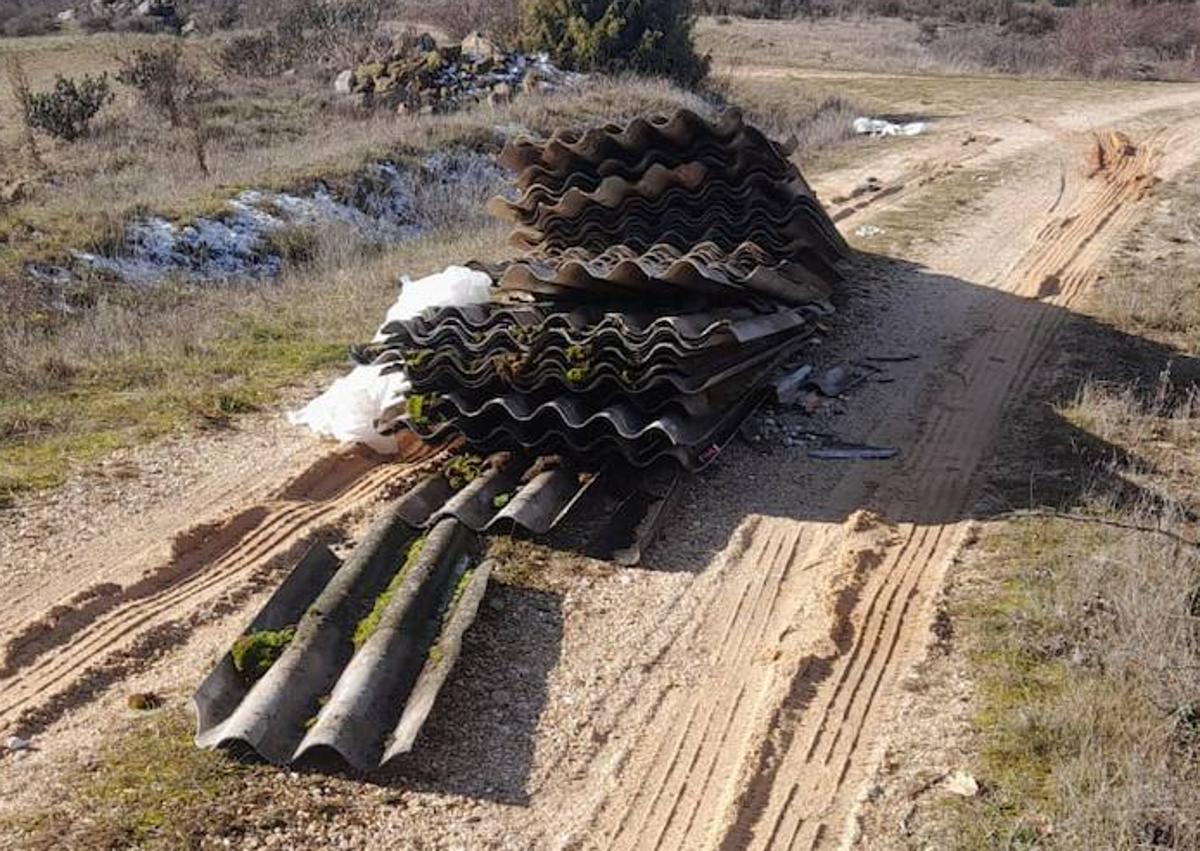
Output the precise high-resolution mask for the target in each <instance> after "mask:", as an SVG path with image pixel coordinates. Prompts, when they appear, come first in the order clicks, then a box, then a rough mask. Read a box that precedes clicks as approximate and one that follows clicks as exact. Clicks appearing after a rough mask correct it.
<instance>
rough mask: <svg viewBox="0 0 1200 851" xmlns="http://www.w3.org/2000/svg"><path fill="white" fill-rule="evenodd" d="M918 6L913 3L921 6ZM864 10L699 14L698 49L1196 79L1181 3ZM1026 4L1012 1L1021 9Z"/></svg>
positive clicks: (833, 63)
mask: <svg viewBox="0 0 1200 851" xmlns="http://www.w3.org/2000/svg"><path fill="white" fill-rule="evenodd" d="M920 5H921V4H917V7H918V8H919V7H920ZM984 5H989V6H990V9H991V15H990V19H989V17H988V16H984V17H981V18H979V19H975V18H973V17H971V16H966V17H955V16H953V15H949V16H947V15H945V14H942V13H940V12H939V11H938V10H936V9H934V8H928V9H925V10H923V11H922V13H921V14H913V15H906V16H904V17H899V16H891V15H896V14H897V13H896V12H890V13H889V12H888V11H887V10H886V9H883V10H870V9H864V10H860V11H859V12H857V13H856V12H854V11H850V12H849V13H848V14H840V15H839V14H836V12H837V10H833V11H834V14H832V15H831V16H829V17H818V18H815V19H803V18H797V19H793V20H762V19H759V20H755V19H748V18H728V17H722V18H714V17H706V18H702V19H701V20H700V21H699V23H698V25H697V28H696V34H697V43H698V47H699V48H700V49H701V50H702V51H706V52H709V53H711V54H712V56H713V59H714V61H715V62H716V63H717V66H718V67H721V66H725V67H728V66H730V65H775V66H782V67H796V68H814V69H822V70H829V69H841V70H859V71H874V72H880V73H901V74H939V75H956V74H988V75H993V74H1020V75H1032V76H1041V77H1046V76H1051V77H1054V76H1065V77H1078V78H1088V77H1105V78H1113V77H1129V78H1145V77H1150V78H1155V79H1187V78H1194V77H1195V76H1196V73H1197V66H1196V57H1195V55H1194V51H1193V50H1192V49H1191V46H1192V45H1194V44H1195V34H1196V33H1197V31H1200V12H1197V10H1196V7H1195V6H1194V5H1192V4H1186V3H1163V4H1154V5H1153V6H1150V7H1146V6H1136V5H1134V4H1119V3H1112V4H1107V5H1106V6H1105V7H1104V8H1099V7H1094V6H1090V5H1089V6H1081V8H1079V9H1074V10H1061V11H1057V12H1054V13H1050V14H1049V15H1048V16H1046V17H1043V15H1045V13H1046V10H1045V7H1040V6H1039V7H1037V8H1039V9H1041V10H1042V14H1033V13H1030V12H1029V11H1027V12H1026V14H1025V15H1024V16H1021V15H1019V14H1015V15H1014V17H1013V18H1011V19H1008V20H1002V19H1001V18H999V17H997V15H998V13H999V12H1000V10H1002V8H1004V4H984ZM1033 5H1034V4H1019V3H1018V4H1010V5H1009V6H1008V8H1010V9H1019V8H1020V7H1022V6H1030V7H1032V6H1033Z"/></svg>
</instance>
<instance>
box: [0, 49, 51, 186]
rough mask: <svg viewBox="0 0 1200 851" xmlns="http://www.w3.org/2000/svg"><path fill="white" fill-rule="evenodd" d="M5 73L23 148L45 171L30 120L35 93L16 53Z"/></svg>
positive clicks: (10, 58) (11, 55)
mask: <svg viewBox="0 0 1200 851" xmlns="http://www.w3.org/2000/svg"><path fill="white" fill-rule="evenodd" d="M5 71H6V72H7V73H8V86H9V88H10V89H12V94H13V100H15V101H16V102H17V113H18V115H19V116H20V119H21V146H22V147H23V148H24V149H25V151H26V152H27V153H28V155H29V158H30V159H31V160H32V161H33V164H34V165H35V166H37V167H38V168H40V169H45V168H46V162H45V160H43V159H42V155H41V152H40V151H39V150H38V146H37V137H36V136H34V133H33V124H32V123H30V120H29V115H30V106H31V104H32V101H33V92H32V90H31V89H30V88H29V76H28V75H27V74H26V73H25V66H24V65H23V64H22V62H21V58H20V57H19V56H17V55H16V54H15V53H10V54H9V55H8V58H7V60H6V61H5Z"/></svg>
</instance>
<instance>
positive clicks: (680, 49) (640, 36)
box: [521, 0, 708, 85]
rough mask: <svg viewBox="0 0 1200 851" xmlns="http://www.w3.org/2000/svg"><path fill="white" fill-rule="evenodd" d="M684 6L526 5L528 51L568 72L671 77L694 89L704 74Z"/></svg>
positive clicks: (620, 2) (632, 0)
mask: <svg viewBox="0 0 1200 851" xmlns="http://www.w3.org/2000/svg"><path fill="white" fill-rule="evenodd" d="M692 23H693V18H692V15H691V12H690V11H689V3H688V0H524V1H523V3H522V6H521V34H522V39H523V41H524V42H525V46H526V48H528V49H530V50H544V51H546V52H547V53H549V54H550V56H551V58H552V59H553V60H554V61H555V62H556V63H558V64H559V65H562V66H564V67H566V68H574V69H577V70H581V71H603V72H606V73H617V72H622V71H633V72H636V73H639V74H650V75H654V76H661V77H670V78H672V79H674V80H676V81H678V82H680V83H683V84H685V85H695V84H696V83H698V82H700V80H702V79H704V77H705V75H706V74H707V73H708V58H707V57H700V56H699V55H697V54H696V46H695V44H694V42H693V41H692Z"/></svg>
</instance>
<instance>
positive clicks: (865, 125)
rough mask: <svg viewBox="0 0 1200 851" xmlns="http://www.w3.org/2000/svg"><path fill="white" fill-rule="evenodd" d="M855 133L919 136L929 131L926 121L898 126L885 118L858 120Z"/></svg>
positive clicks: (856, 120) (854, 124)
mask: <svg viewBox="0 0 1200 851" xmlns="http://www.w3.org/2000/svg"><path fill="white" fill-rule="evenodd" d="M853 126H854V132H855V133H857V134H859V135H860V136H919V135H921V134H922V133H924V132H925V131H926V130H927V129H929V125H928V124H927V123H926V122H924V121H910V122H908V123H907V124H896V123H895V122H893V121H887V120H886V119H883V118H867V117H866V116H863V117H862V118H856V119H854V122H853Z"/></svg>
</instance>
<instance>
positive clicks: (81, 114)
mask: <svg viewBox="0 0 1200 851" xmlns="http://www.w3.org/2000/svg"><path fill="white" fill-rule="evenodd" d="M111 99H112V87H111V86H110V85H109V84H108V75H107V74H101V75H100V76H98V77H93V76H92V75H90V74H84V75H83V78H82V79H81V80H75V79H74V78H71V77H62V76H57V77H55V80H54V91H50V92H34V93H32V94H30V95H29V100H28V103H27V104H26V106H25V118H26V120H27V121H28V123H29V125H30V126H31V127H34V128H36V129H38V130H41V131H43V132H46V133H49V134H50V135H51V136H54V137H55V138H57V139H63V140H65V141H67V142H74V141H75V140H76V139H78V138H79V137H80V136H82V135H84V134H85V133H86V132H87V128H88V124H90V123H91V120H92V119H93V118H95V117H96V113H98V112H99V111H100V110H101V108H103V106H104V105H105V104H106V103H108V101H109V100H111Z"/></svg>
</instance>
